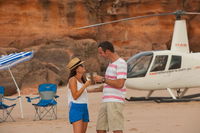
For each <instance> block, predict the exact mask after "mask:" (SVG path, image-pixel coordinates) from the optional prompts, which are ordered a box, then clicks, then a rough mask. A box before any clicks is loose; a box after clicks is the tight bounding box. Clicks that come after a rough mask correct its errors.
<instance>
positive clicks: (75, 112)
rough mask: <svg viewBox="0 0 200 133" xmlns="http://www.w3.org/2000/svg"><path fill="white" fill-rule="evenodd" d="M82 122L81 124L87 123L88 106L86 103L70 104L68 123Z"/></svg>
mask: <svg viewBox="0 0 200 133" xmlns="http://www.w3.org/2000/svg"><path fill="white" fill-rule="evenodd" d="M79 120H83V122H89V113H88V106H87V104H86V103H84V104H81V103H71V106H70V110H69V121H70V123H71V124H72V123H73V122H76V121H79Z"/></svg>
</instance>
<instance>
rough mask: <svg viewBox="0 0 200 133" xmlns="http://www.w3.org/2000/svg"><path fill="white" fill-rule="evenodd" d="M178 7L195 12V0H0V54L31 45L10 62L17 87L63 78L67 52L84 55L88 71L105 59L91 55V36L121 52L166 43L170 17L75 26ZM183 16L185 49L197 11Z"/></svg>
mask: <svg viewBox="0 0 200 133" xmlns="http://www.w3.org/2000/svg"><path fill="white" fill-rule="evenodd" d="M180 9H181V10H185V11H194V12H198V11H200V1H199V0H160V1H156V0H59V1H58V0H0V46H1V48H0V54H9V53H11V52H18V51H25V50H34V51H35V56H34V58H33V59H32V60H31V61H29V62H27V63H22V64H19V65H17V66H16V67H14V68H12V69H13V71H14V74H15V75H16V78H17V82H18V83H19V85H20V87H21V88H27V87H36V86H37V85H38V84H40V83H44V82H53V83H57V84H65V83H66V82H67V78H66V77H67V75H68V71H67V70H66V69H65V65H66V63H67V62H68V60H69V59H70V58H71V57H72V56H79V57H81V58H82V59H84V60H86V61H87V62H86V66H87V68H89V70H91V71H97V72H100V71H103V70H104V68H105V64H106V63H104V62H103V61H102V60H101V59H100V58H98V57H97V55H96V42H99V41H102V40H109V41H111V42H113V43H114V44H115V46H116V49H117V52H118V53H119V54H120V55H121V56H123V57H125V58H128V57H130V56H132V55H133V54H135V53H138V52H140V51H143V50H152V49H153V50H156V49H167V48H168V47H169V46H170V41H171V36H172V32H173V25H174V20H175V17H174V16H162V17H151V18H145V19H138V20H131V21H126V22H121V23H116V24H110V25H105V26H100V27H96V28H90V29H84V30H76V29H75V28H77V27H81V26H85V25H90V24H95V23H100V22H106V21H112V20H116V19H121V18H126V17H132V16H138V15H147V14H155V13H164V12H174V11H176V10H180ZM183 18H184V19H186V20H187V24H188V33H189V42H190V47H191V50H192V51H200V46H199V42H200V39H199V38H200V28H199V27H200V15H199V16H197V15H191V16H184V17H183ZM91 62H93V63H91ZM101 63H103V65H100V64H101ZM99 66H100V67H99ZM0 74H1V77H0V83H1V85H3V86H6V87H11V88H14V87H13V86H14V84H12V81H11V78H10V76H9V74H8V73H7V72H0ZM13 90H15V89H13Z"/></svg>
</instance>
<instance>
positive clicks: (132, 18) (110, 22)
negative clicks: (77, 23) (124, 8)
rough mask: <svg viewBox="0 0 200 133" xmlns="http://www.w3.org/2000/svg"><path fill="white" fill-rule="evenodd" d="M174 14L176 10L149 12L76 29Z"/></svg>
mask: <svg viewBox="0 0 200 133" xmlns="http://www.w3.org/2000/svg"><path fill="white" fill-rule="evenodd" d="M175 14H176V12H170V13H159V14H151V15H145V16H136V17H130V18H124V19H119V20H114V21H109V22H104V23H98V24H93V25H88V26H83V27H79V28H76V29H86V28H90V27H97V26H101V25H106V24H112V23H118V22H122V21H128V20H134V19H140V18H147V17H154V16H166V15H175Z"/></svg>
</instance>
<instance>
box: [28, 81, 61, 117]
mask: <svg viewBox="0 0 200 133" xmlns="http://www.w3.org/2000/svg"><path fill="white" fill-rule="evenodd" d="M38 91H39V96H37V97H33V98H30V97H26V98H27V101H28V102H31V103H32V100H35V99H39V102H38V103H37V104H34V103H32V105H33V106H34V107H35V117H34V120H42V119H43V118H44V117H47V116H48V117H49V118H50V119H57V101H56V98H58V97H59V96H57V95H56V91H57V86H56V85H55V84H41V85H39V87H38Z"/></svg>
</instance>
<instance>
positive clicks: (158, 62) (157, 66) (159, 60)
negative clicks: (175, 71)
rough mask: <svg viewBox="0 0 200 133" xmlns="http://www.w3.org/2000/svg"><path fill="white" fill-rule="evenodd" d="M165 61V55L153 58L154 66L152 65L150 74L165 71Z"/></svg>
mask: <svg viewBox="0 0 200 133" xmlns="http://www.w3.org/2000/svg"><path fill="white" fill-rule="evenodd" d="M167 59H168V56H167V55H157V56H156V57H155V60H154V64H153V65H152V67H151V70H150V72H156V71H163V70H165V67H166V64H167Z"/></svg>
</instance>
